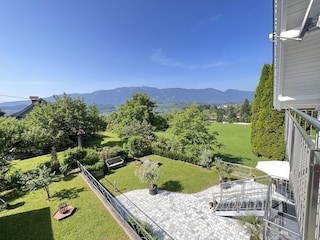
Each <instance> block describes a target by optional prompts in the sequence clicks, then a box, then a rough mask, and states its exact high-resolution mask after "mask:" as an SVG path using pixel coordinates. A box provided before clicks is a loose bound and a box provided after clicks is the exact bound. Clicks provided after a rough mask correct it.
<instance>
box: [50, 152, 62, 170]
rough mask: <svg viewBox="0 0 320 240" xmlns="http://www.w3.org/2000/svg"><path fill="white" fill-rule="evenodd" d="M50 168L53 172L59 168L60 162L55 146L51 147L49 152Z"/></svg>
mask: <svg viewBox="0 0 320 240" xmlns="http://www.w3.org/2000/svg"><path fill="white" fill-rule="evenodd" d="M50 168H51V170H52V171H53V172H55V173H57V172H59V171H60V170H59V168H60V162H59V159H58V154H57V151H56V148H55V147H52V148H51V154H50Z"/></svg>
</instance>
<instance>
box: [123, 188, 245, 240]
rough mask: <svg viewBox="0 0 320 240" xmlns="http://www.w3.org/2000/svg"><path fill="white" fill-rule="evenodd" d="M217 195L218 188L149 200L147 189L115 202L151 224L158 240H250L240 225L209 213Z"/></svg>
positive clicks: (161, 192) (164, 194) (229, 219)
mask: <svg viewBox="0 0 320 240" xmlns="http://www.w3.org/2000/svg"><path fill="white" fill-rule="evenodd" d="M219 191H220V188H219V186H214V187H211V188H209V189H207V190H205V191H202V192H199V193H195V194H181V193H172V192H168V191H164V190H159V193H158V194H157V195H155V196H152V195H150V194H149V192H148V190H147V189H142V190H134V191H131V192H128V193H125V194H123V195H120V196H118V197H117V199H118V200H119V201H120V202H121V204H123V206H125V207H126V208H127V209H128V210H129V211H130V212H131V213H132V214H133V215H134V216H135V217H137V218H138V219H139V220H141V221H144V222H148V223H150V224H151V225H152V227H153V229H154V230H156V232H158V235H159V237H160V239H170V237H171V238H173V239H176V240H180V239H181V240H193V239H198V240H202V239H203V240H208V239H212V240H215V239H216V240H242V239H243V240H246V239H249V235H248V233H247V232H246V230H245V229H244V227H243V226H242V224H241V223H240V222H239V221H237V220H235V219H231V218H226V217H219V216H215V215H214V214H213V212H212V210H210V208H209V202H210V201H212V199H213V195H215V194H218V193H219ZM215 196H218V195H215ZM139 209H141V210H142V211H143V212H144V213H146V214H147V216H146V215H144V214H143V213H141V211H139ZM150 219H152V220H153V222H155V223H156V225H158V226H159V227H160V228H161V229H163V230H164V231H165V232H167V233H168V235H169V236H170V237H168V236H164V235H162V234H161V231H157V229H159V228H157V226H154V224H153V223H151V221H150Z"/></svg>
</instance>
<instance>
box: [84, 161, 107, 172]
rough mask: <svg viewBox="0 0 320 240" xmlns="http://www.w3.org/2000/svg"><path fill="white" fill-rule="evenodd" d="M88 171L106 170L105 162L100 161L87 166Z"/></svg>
mask: <svg viewBox="0 0 320 240" xmlns="http://www.w3.org/2000/svg"><path fill="white" fill-rule="evenodd" d="M86 169H87V170H88V171H99V170H101V169H104V162H103V161H99V162H97V163H95V164H93V165H87V166H86Z"/></svg>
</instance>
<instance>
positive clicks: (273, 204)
mask: <svg viewBox="0 0 320 240" xmlns="http://www.w3.org/2000/svg"><path fill="white" fill-rule="evenodd" d="M294 204H295V200H294V193H293V190H292V187H291V184H290V182H289V181H288V180H287V179H282V178H279V177H274V178H272V180H271V181H270V182H269V186H268V194H267V200H266V211H265V215H264V239H268V240H271V239H279V240H280V239H288V240H289V239H290V240H299V239H300V234H299V226H298V223H297V217H296V211H295V206H294Z"/></svg>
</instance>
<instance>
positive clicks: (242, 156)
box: [209, 123, 268, 167]
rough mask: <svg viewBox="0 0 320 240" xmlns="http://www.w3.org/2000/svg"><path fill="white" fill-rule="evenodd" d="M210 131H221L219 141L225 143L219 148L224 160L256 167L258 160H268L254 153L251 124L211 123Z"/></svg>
mask: <svg viewBox="0 0 320 240" xmlns="http://www.w3.org/2000/svg"><path fill="white" fill-rule="evenodd" d="M209 129H210V131H217V132H218V133H219V136H218V137H217V138H218V141H219V142H220V143H222V144H223V145H224V147H223V148H221V149H219V150H217V152H218V153H219V155H220V156H221V158H222V160H224V161H228V162H232V163H238V164H243V165H246V166H251V167H255V166H256V165H257V163H258V161H265V160H268V159H267V158H259V157H257V156H256V155H254V154H253V153H252V150H251V143H250V134H251V126H250V125H241V124H231V123H227V124H223V123H211V125H210V127H209Z"/></svg>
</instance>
